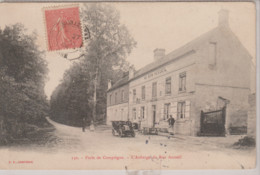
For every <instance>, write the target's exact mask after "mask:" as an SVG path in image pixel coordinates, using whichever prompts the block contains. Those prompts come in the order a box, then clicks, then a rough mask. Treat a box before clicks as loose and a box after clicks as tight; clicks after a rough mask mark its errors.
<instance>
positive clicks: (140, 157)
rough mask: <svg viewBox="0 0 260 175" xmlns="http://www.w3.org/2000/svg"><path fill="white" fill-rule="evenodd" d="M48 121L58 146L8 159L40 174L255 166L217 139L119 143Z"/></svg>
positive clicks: (105, 133) (104, 131)
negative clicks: (32, 162)
mask: <svg viewBox="0 0 260 175" xmlns="http://www.w3.org/2000/svg"><path fill="white" fill-rule="evenodd" d="M47 120H48V121H49V122H50V123H51V124H52V125H53V126H54V127H55V128H56V130H55V131H54V132H53V133H52V134H53V135H55V138H57V140H56V141H55V144H53V145H52V146H50V147H41V148H39V147H32V148H23V149H20V148H19V150H18V149H12V150H11V151H10V150H9V159H10V155H13V156H14V159H25V158H26V159H28V160H31V159H32V160H35V163H36V164H38V167H42V169H46V168H47V169H64V168H65V169H125V168H127V169H157V170H158V169H159V170H161V169H248V168H254V164H255V158H254V155H255V150H254V149H250V150H236V149H231V148H225V147H223V144H222V145H221V144H220V143H218V139H217V138H205V139H206V140H207V141H205V139H204V138H198V137H196V138H193V137H185V136H174V137H167V136H156V135H149V136H148V135H142V134H139V133H137V134H136V137H134V138H133V137H123V138H120V137H117V136H113V135H112V133H111V128H109V127H108V126H102V127H98V128H96V130H95V132H91V131H89V130H86V132H82V129H81V128H77V127H71V126H66V125H62V124H59V123H56V122H54V121H52V120H50V119H49V118H47ZM221 139H227V138H221ZM209 140H210V141H209ZM21 150H22V151H21ZM2 151H3V150H2ZM25 153H26V155H25ZM43 165H44V166H43ZM9 166H10V165H9ZM18 167H19V166H16V165H15V168H18ZM30 167H33V165H31V166H28V168H30Z"/></svg>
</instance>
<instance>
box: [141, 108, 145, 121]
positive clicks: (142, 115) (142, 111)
mask: <svg viewBox="0 0 260 175" xmlns="http://www.w3.org/2000/svg"><path fill="white" fill-rule="evenodd" d="M144 110H145V108H144V106H142V107H141V119H144Z"/></svg>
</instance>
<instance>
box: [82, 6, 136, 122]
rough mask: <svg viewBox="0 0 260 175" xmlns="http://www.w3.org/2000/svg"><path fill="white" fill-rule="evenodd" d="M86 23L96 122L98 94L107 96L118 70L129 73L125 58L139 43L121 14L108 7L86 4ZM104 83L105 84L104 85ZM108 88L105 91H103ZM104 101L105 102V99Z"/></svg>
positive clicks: (87, 50) (83, 10)
mask: <svg viewBox="0 0 260 175" xmlns="http://www.w3.org/2000/svg"><path fill="white" fill-rule="evenodd" d="M82 16H83V24H84V26H85V27H87V28H88V31H89V33H90V36H91V37H90V39H89V41H87V43H88V44H87V46H86V52H85V59H87V60H88V61H89V62H90V65H91V66H90V67H88V70H89V71H90V72H91V73H92V75H91V76H92V79H93V80H94V81H93V114H92V117H93V120H94V121H95V120H96V112H97V109H96V106H97V101H98V100H97V94H99V96H100V97H105V96H106V89H107V88H106V87H107V81H108V79H113V74H114V72H115V69H120V70H127V69H128V68H129V63H127V62H126V60H125V58H126V57H127V55H129V54H130V53H131V51H132V49H133V48H134V47H135V45H136V42H135V41H134V39H133V37H132V36H131V35H130V33H129V31H128V30H127V28H126V26H125V25H123V24H120V15H119V12H118V11H117V10H116V9H115V8H113V7H112V6H110V5H107V4H99V3H94V4H90V5H89V4H86V5H85V6H84V7H83V9H82ZM101 82H102V83H103V84H102V85H104V82H105V85H104V86H100V85H101ZM101 87H105V88H101ZM102 101H104V100H102Z"/></svg>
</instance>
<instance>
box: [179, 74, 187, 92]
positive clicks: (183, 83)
mask: <svg viewBox="0 0 260 175" xmlns="http://www.w3.org/2000/svg"><path fill="white" fill-rule="evenodd" d="M179 91H186V72H183V73H181V74H180V75H179Z"/></svg>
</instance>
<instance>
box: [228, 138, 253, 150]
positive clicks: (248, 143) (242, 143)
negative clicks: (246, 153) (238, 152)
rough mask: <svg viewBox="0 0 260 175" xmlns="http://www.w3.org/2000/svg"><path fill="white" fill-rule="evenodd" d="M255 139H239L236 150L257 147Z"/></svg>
mask: <svg viewBox="0 0 260 175" xmlns="http://www.w3.org/2000/svg"><path fill="white" fill-rule="evenodd" d="M255 144H256V143H255V139H254V138H253V137H249V136H245V137H243V138H242V139H239V140H238V141H237V142H236V143H234V145H233V146H235V147H236V148H241V147H255Z"/></svg>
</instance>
